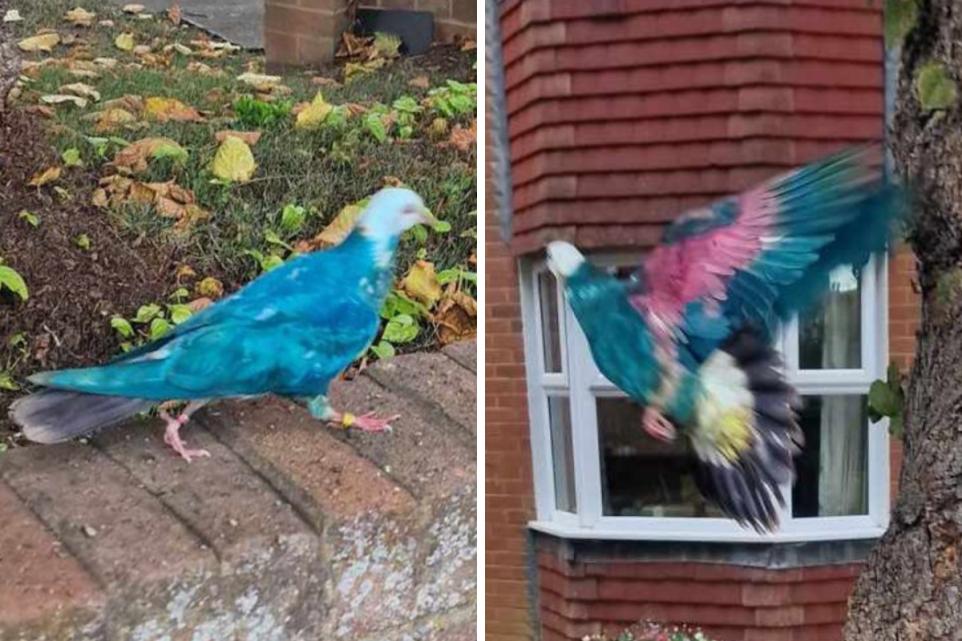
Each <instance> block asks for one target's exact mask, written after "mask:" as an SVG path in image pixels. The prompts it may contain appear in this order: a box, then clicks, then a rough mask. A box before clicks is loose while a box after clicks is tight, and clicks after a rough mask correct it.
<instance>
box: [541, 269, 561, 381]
mask: <svg viewBox="0 0 962 641" xmlns="http://www.w3.org/2000/svg"><path fill="white" fill-rule="evenodd" d="M538 298H539V301H540V304H539V307H540V308H541V340H542V344H543V348H544V370H545V371H546V372H560V371H561V330H560V328H559V327H558V285H557V281H555V277H554V274H552V273H551V272H542V273H541V274H539V275H538Z"/></svg>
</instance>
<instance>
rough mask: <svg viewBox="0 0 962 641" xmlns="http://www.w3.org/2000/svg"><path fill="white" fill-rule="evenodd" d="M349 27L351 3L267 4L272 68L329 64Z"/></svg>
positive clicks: (275, 0) (294, 0) (279, 0)
mask: <svg viewBox="0 0 962 641" xmlns="http://www.w3.org/2000/svg"><path fill="white" fill-rule="evenodd" d="M347 23H348V19H347V0H265V1H264V52H265V55H266V58H267V66H268V68H269V69H276V68H278V67H286V66H304V65H311V64H320V63H324V62H329V61H330V60H332V59H333V58H334V52H335V51H336V49H337V44H338V42H339V41H340V38H341V32H342V31H343V30H344V29H345V28H347V26H348V24H347Z"/></svg>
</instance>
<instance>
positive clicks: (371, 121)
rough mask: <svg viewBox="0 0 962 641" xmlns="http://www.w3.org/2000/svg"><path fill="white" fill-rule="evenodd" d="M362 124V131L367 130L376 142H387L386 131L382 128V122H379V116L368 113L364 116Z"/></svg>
mask: <svg viewBox="0 0 962 641" xmlns="http://www.w3.org/2000/svg"><path fill="white" fill-rule="evenodd" d="M363 122H364V129H365V130H367V132H368V133H369V134H371V136H373V137H374V139H375V140H377V141H378V142H386V141H387V129H385V127H384V121H383V120H381V116H380V114H377V113H368V114H366V115H365V116H364V121H363Z"/></svg>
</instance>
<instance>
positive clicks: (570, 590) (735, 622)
mask: <svg viewBox="0 0 962 641" xmlns="http://www.w3.org/2000/svg"><path fill="white" fill-rule="evenodd" d="M554 547H555V546H552V545H550V544H547V545H543V546H541V549H540V550H539V552H538V576H539V598H540V601H541V638H542V640H543V641H562V640H565V641H567V640H576V639H581V638H583V637H584V636H585V635H588V634H594V633H598V632H601V631H602V630H605V631H606V632H608V633H609V634H616V633H617V632H619V631H621V630H623V629H624V628H625V627H627V626H629V625H631V624H633V623H637V622H638V621H639V620H644V619H649V620H652V621H660V622H664V623H668V624H682V623H684V624H688V625H691V626H695V627H700V628H702V629H703V630H704V631H705V632H706V634H709V635H712V636H713V637H714V638H717V639H721V640H722V641H837V640H840V639H841V638H842V634H841V627H842V622H843V621H844V619H845V611H846V602H847V600H848V595H849V592H850V591H851V587H852V583H853V581H854V579H855V577H856V576H857V575H858V572H859V570H860V565H858V564H845V565H830V566H821V567H807V568H792V569H780V570H768V569H759V568H752V567H743V566H736V565H722V564H717V563H663V562H644V561H627V560H626V561H606V562H598V561H571V560H568V559H566V558H564V554H562V553H560V549H553V548H554Z"/></svg>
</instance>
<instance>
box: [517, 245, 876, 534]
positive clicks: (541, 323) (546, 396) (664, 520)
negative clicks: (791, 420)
mask: <svg viewBox="0 0 962 641" xmlns="http://www.w3.org/2000/svg"><path fill="white" fill-rule="evenodd" d="M589 259H590V260H592V261H593V262H595V263H596V264H598V265H600V266H602V267H605V268H607V269H609V270H610V271H611V273H612V274H614V275H616V276H618V277H627V274H630V273H631V271H632V270H634V268H635V266H636V265H637V263H638V261H639V260H640V258H639V257H638V256H625V255H620V256H618V255H599V256H591V257H589ZM884 262H885V261H884V260H874V259H873V260H872V261H870V262H869V263H868V264H867V265H866V266H864V267H863V268H861V269H858V270H856V269H853V268H852V267H844V268H839V269H837V270H835V271H834V272H833V273H832V275H831V292H830V293H829V294H828V296H827V297H826V298H825V299H824V300H823V302H822V303H821V304H820V305H819V306H818V307H816V308H814V309H812V310H809V311H808V312H806V313H805V314H803V315H801V316H800V317H798V318H795V319H792V320H791V321H790V322H788V323H786V324H785V325H784V327H782V328H781V331H780V333H779V336H778V338H777V346H778V348H779V349H780V350H781V352H782V354H783V358H784V361H785V374H786V376H787V378H788V379H789V381H790V382H791V383H792V384H793V385H794V386H795V387H796V388H797V389H798V391H799V393H800V394H801V395H802V397H803V401H804V404H803V408H802V410H801V412H800V414H799V422H800V425H801V428H802V430H803V432H804V434H805V441H806V443H805V446H804V448H803V451H802V452H801V454H800V455H799V456H798V457H797V459H796V471H797V480H796V483H795V484H794V486H793V487H788V486H786V487H784V488H782V490H783V495H784V497H785V500H786V506H785V508H784V509H782V510H781V514H780V521H781V524H780V527H779V529H778V531H776V532H774V533H770V534H758V533H756V532H754V531H752V530H748V529H744V528H742V527H740V526H738V525H737V524H736V523H735V522H734V521H731V520H729V519H726V518H724V516H723V515H722V514H721V513H720V511H719V510H718V509H717V508H716V507H715V506H713V505H712V504H710V503H708V502H707V501H705V500H704V499H703V498H702V496H701V495H700V494H699V492H698V490H697V488H696V487H695V483H694V477H693V474H692V472H693V465H694V460H693V458H692V454H691V453H690V452H689V449H688V446H687V443H686V442H685V441H684V438H680V439H679V440H678V441H676V442H674V443H662V442H658V441H656V440H654V439H652V438H650V437H649V436H647V435H646V434H645V433H644V432H643V431H642V429H641V412H642V408H641V407H640V406H639V405H637V404H636V403H634V402H633V401H631V400H630V399H628V398H627V397H626V396H625V395H624V394H623V393H622V392H621V391H620V390H618V389H617V388H616V387H614V386H613V385H612V384H611V383H610V382H609V381H608V380H607V379H606V378H605V377H604V376H603V375H602V374H601V373H600V372H599V371H598V369H597V367H596V366H595V364H594V361H593V360H592V358H591V354H590V352H589V348H588V344H587V341H586V340H585V337H584V335H583V334H582V333H581V330H580V328H579V326H578V323H577V321H576V319H575V318H574V315H573V314H572V312H571V310H570V309H569V308H568V306H567V305H566V303H565V300H564V293H563V291H562V290H561V288H560V287H559V286H558V283H557V282H556V280H555V278H554V276H553V275H552V274H551V273H550V272H549V271H548V270H547V268H546V266H545V265H544V263H543V261H527V262H524V263H523V264H522V266H521V280H522V282H521V292H522V310H523V322H524V332H525V359H526V363H527V371H528V393H529V412H530V425H531V445H532V454H533V459H534V474H535V498H536V504H537V520H536V521H534V522H532V524H531V525H532V527H534V528H535V529H539V530H542V531H546V532H549V533H552V534H556V535H559V536H565V537H573V538H618V539H653V540H655V539H668V540H671V539H675V540H697V541H804V540H827V539H855V538H871V537H876V536H879V535H881V533H882V532H883V531H884V528H885V526H886V525H887V519H888V501H889V498H888V432H887V429H886V426H885V425H884V424H882V423H880V424H876V425H871V424H870V423H869V420H868V414H867V410H866V395H867V393H868V388H869V386H870V384H871V382H872V381H873V380H875V379H876V378H880V377H883V376H884V369H885V365H886V361H887V350H886V340H887V335H886V331H885V323H886V313H885V310H886V300H887V297H886V290H885V286H886V282H885V280H886V279H885V270H884V264H883V263H884Z"/></svg>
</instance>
